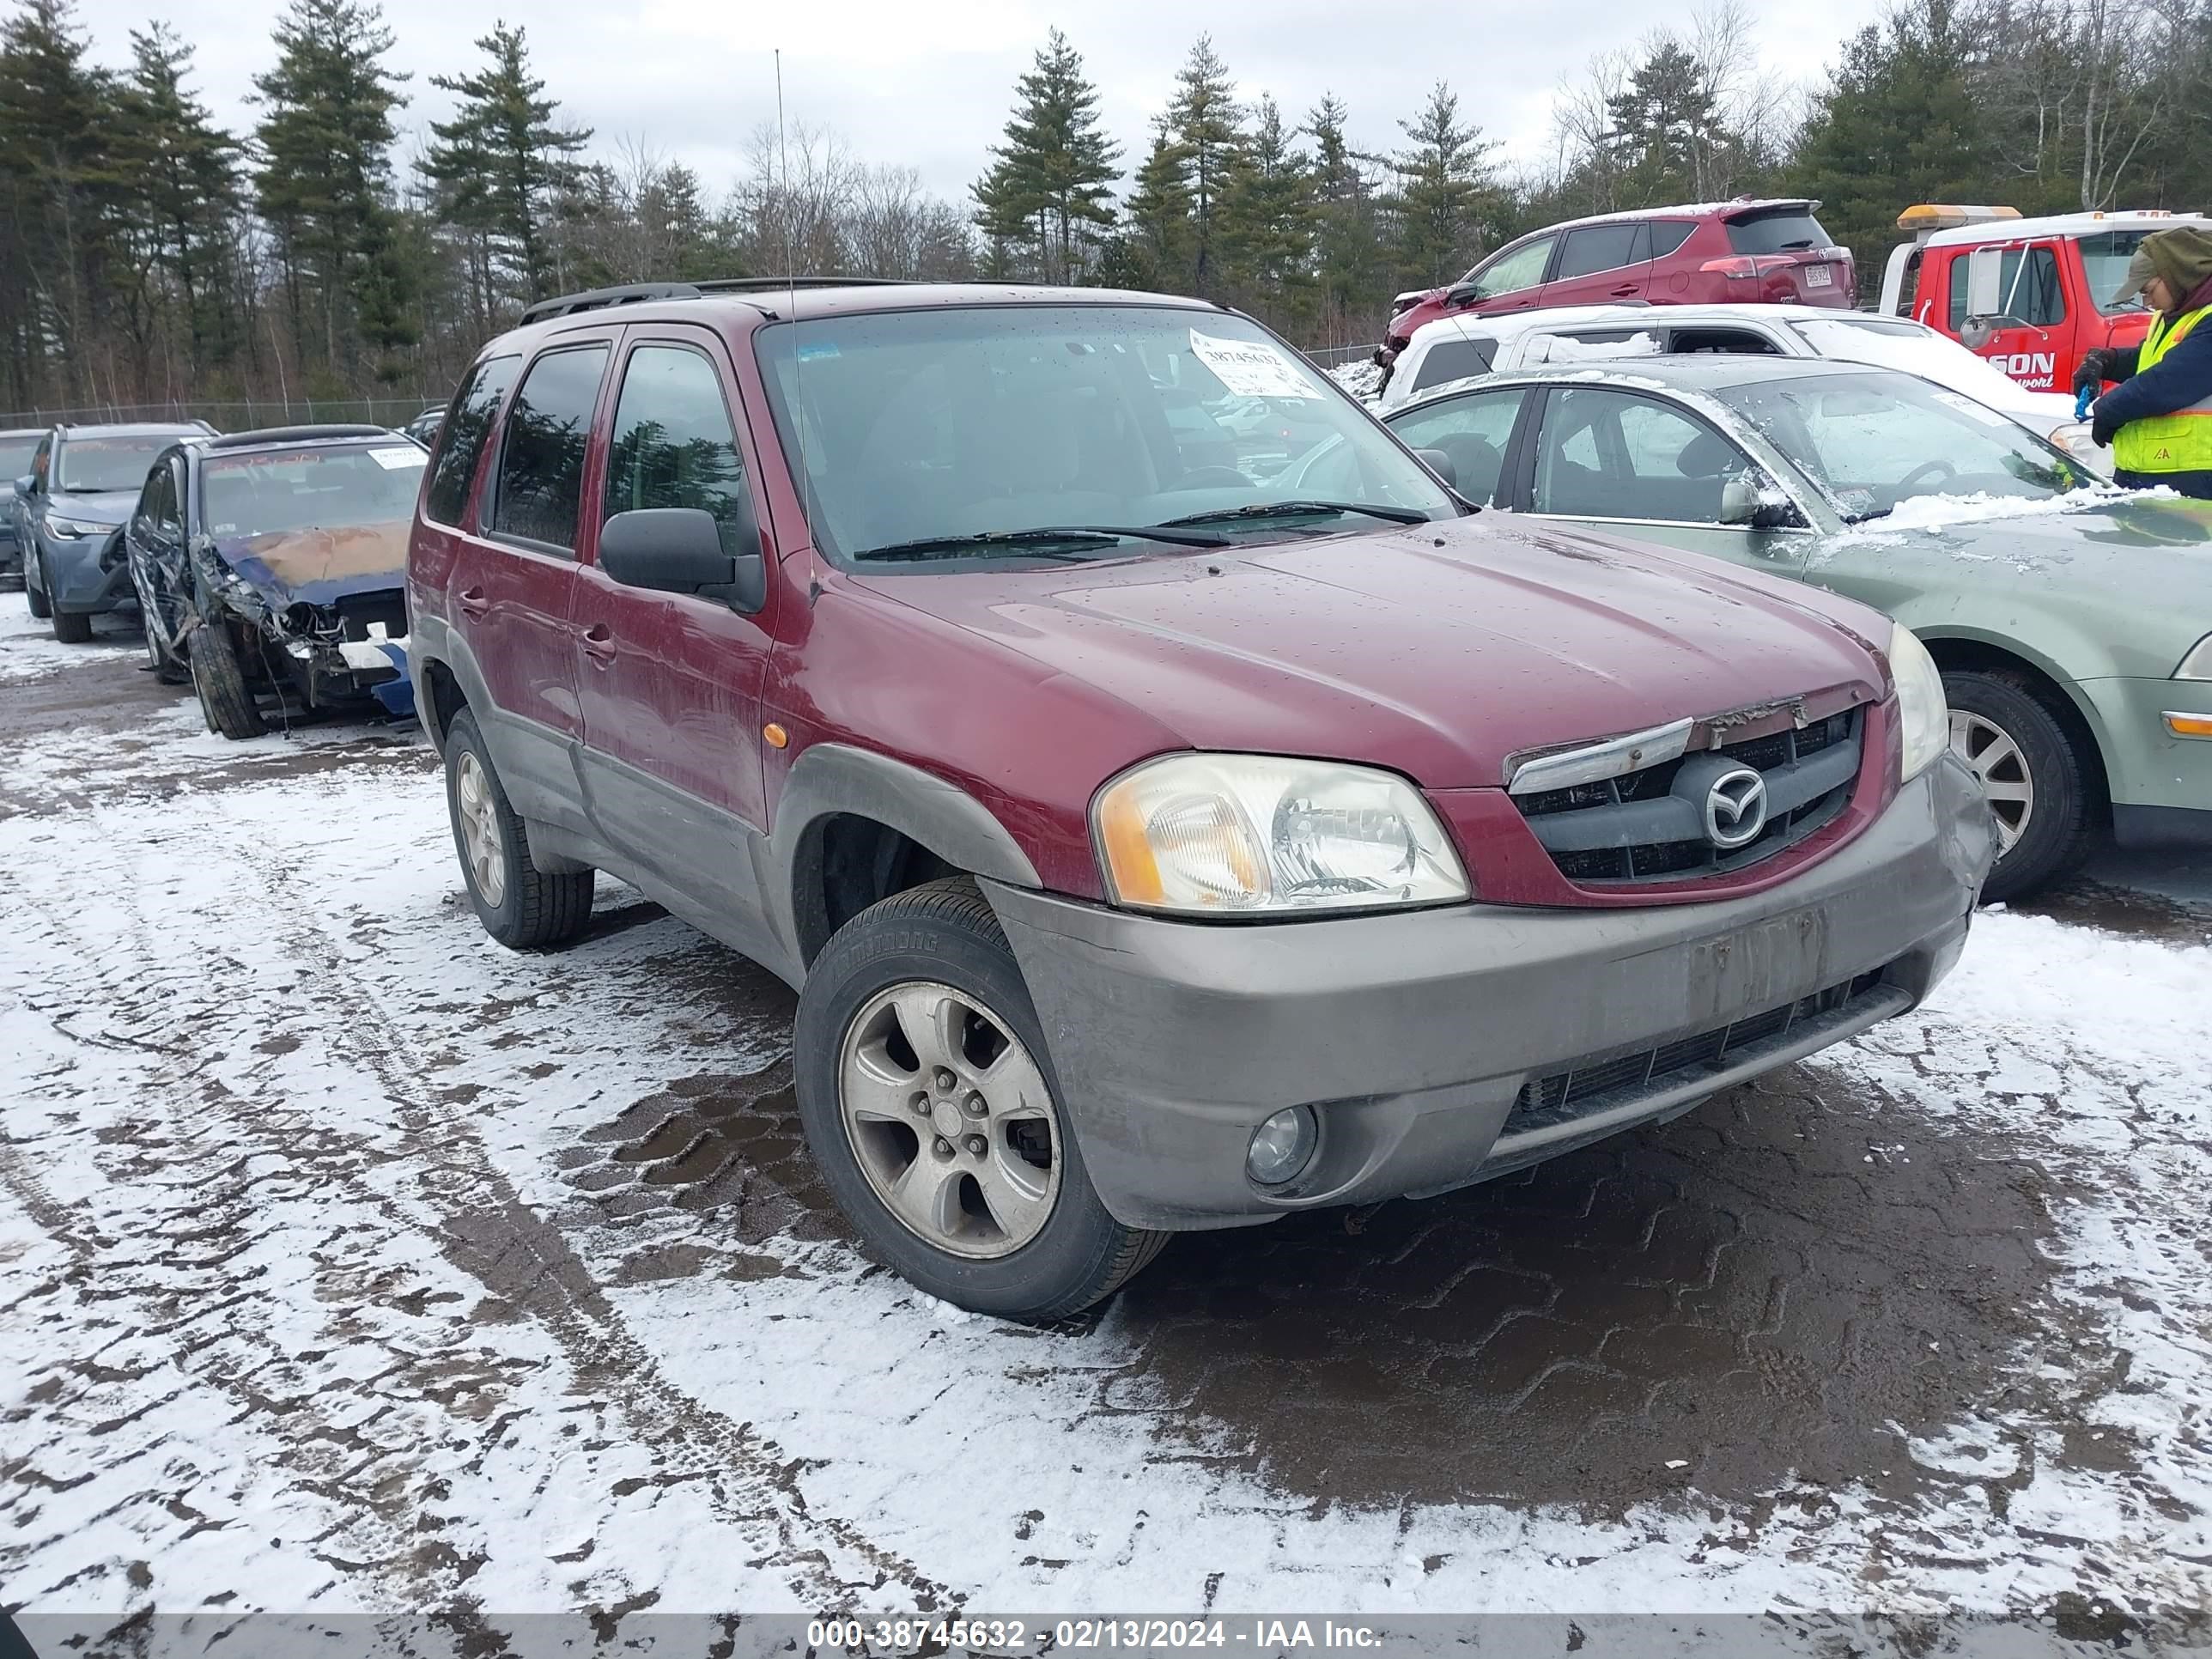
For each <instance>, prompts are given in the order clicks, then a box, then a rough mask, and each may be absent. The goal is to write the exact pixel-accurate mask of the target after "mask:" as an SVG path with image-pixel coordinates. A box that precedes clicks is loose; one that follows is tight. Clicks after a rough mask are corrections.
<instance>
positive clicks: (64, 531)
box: [46, 513, 115, 540]
mask: <svg viewBox="0 0 2212 1659" xmlns="http://www.w3.org/2000/svg"><path fill="white" fill-rule="evenodd" d="M46 528H47V529H49V530H51V531H52V532H54V534H55V535H57V536H60V537H62V538H64V539H69V540H74V539H75V538H77V537H79V536H105V535H106V533H107V532H109V531H111V530H112V529H114V528H115V526H113V525H112V524H88V523H86V522H85V521H84V520H82V519H64V518H62V517H60V516H58V514H55V513H48V514H47V515H46Z"/></svg>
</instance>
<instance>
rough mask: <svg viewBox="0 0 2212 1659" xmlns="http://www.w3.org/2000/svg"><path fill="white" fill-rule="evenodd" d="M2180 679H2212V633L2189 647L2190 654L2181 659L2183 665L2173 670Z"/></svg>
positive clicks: (2175, 676) (2174, 675)
mask: <svg viewBox="0 0 2212 1659" xmlns="http://www.w3.org/2000/svg"><path fill="white" fill-rule="evenodd" d="M2173 678H2176V679H2178V680H2212V634H2207V635H2205V636H2204V637H2203V639H2201V640H2199V641H2197V643H2196V644H2194V645H2192V646H2191V647H2189V654H2188V655H2187V656H2185V657H2184V658H2183V659H2181V666H2180V667H2179V668H2177V669H2175V670H2174V671H2173Z"/></svg>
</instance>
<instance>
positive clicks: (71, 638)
mask: <svg viewBox="0 0 2212 1659" xmlns="http://www.w3.org/2000/svg"><path fill="white" fill-rule="evenodd" d="M47 621H48V623H50V625H51V626H52V629H53V630H54V637H55V638H56V639H58V640H59V641H61V642H62V643H63V644H64V645H89V644H91V643H92V618H91V617H89V616H88V615H86V614H85V613H84V612H83V611H55V612H54V614H53V615H52V617H49V618H48V619H47Z"/></svg>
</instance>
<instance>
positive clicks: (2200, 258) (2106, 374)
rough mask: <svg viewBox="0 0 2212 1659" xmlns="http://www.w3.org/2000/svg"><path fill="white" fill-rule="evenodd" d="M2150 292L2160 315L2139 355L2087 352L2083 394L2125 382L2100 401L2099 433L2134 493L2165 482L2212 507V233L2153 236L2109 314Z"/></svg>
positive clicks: (2093, 427)
mask: <svg viewBox="0 0 2212 1659" xmlns="http://www.w3.org/2000/svg"><path fill="white" fill-rule="evenodd" d="M2138 293H2140V294H2141V295H2142V296H2143V298H2144V300H2145V301H2148V304H2149V306H2150V307H2151V309H2152V311H2153V312H2154V313H2156V314H2155V315H2154V317H2153V318H2152V319H2151V325H2150V332H2149V333H2148V334H2147V335H2145V336H2144V337H2143V343H2142V344H2141V345H2140V346H2137V347H2136V348H2135V349H2132V350H2120V349H2113V348H2111V347H2104V348H2100V349H2098V350H2095V351H2087V352H2084V353H2082V354H2081V368H2080V369H2079V370H2078V371H2077V372H2076V373H2075V376H2074V389H2075V392H2077V393H2079V392H2081V391H2082V390H2083V389H2084V388H2085V387H2089V386H2099V385H2101V384H2102V383H2103V382H2105V381H2106V380H2118V382H2119V385H2118V386H2114V387H2113V388H2112V390H2111V391H2110V392H2106V393H2105V394H2104V395H2103V396H2102V397H2100V398H2098V399H2097V404H2096V407H2095V409H2094V410H2092V411H2091V415H2090V422H2091V424H2090V431H2091V434H2092V435H2093V436H2094V437H2095V439H2096V441H2098V442H2099V443H2100V444H2107V443H2108V444H2110V445H2112V462H2113V465H2114V467H2115V469H2116V471H2115V472H2114V477H2116V478H2117V479H2118V482H2119V483H2123V484H2124V485H2126V486H2127V487H2128V488H2129V489H2149V488H2151V487H2152V486H2154V485H2156V484H2165V485H2166V486H2167V487H2168V488H2170V489H2178V490H2179V491H2180V492H2181V493H2182V494H2183V495H2195V496H2198V497H2200V498H2202V499H2205V500H2212V325H2206V324H2205V322H2204V317H2205V313H2207V312H2212V231H2208V230H2206V229H2204V228H2202V227H2200V226H2197V225H2176V226H2175V227H2174V228H2172V229H2171V230H2161V231H2157V232H2155V233H2154V234H2151V235H2148V236H2146V237H2144V238H2143V240H2142V246H2140V247H2138V248H2137V249H2136V253H2135V258H2132V259H2130V261H2129V262H2128V274H2127V280H2126V281H2125V282H2124V283H2121V284H2120V291H2119V292H2118V293H2117V294H2115V295H2113V296H2112V299H2111V300H2110V301H2106V305H2107V307H2110V306H2112V305H2116V304H2118V302H2120V301H2124V300H2127V299H2130V298H2132V297H2133V296H2134V295H2136V294H2138Z"/></svg>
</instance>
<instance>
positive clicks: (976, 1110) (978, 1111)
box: [960, 1095, 990, 1117]
mask: <svg viewBox="0 0 2212 1659" xmlns="http://www.w3.org/2000/svg"><path fill="white" fill-rule="evenodd" d="M960 1109H961V1110H963V1111H964V1112H966V1113H967V1114H968V1115H969V1116H970V1117H981V1116H982V1115H984V1114H985V1113H986V1112H987V1111H989V1110H990V1107H989V1105H988V1104H987V1103H986V1102H985V1101H984V1099H983V1097H982V1096H981V1095H970V1096H969V1097H968V1098H967V1099H965V1100H963V1101H962V1102H961V1103H960Z"/></svg>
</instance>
